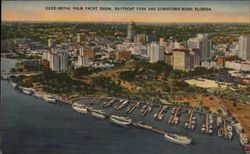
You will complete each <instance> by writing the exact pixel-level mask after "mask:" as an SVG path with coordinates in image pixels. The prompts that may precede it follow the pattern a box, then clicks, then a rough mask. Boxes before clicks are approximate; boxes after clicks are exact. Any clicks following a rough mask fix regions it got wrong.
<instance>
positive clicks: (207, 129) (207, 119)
mask: <svg viewBox="0 0 250 154" xmlns="http://www.w3.org/2000/svg"><path fill="white" fill-rule="evenodd" d="M205 126H206V127H205V128H206V133H209V127H208V126H209V117H208V113H206V122H205Z"/></svg>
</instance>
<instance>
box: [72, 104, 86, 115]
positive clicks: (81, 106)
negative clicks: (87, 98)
mask: <svg viewBox="0 0 250 154" xmlns="http://www.w3.org/2000/svg"><path fill="white" fill-rule="evenodd" d="M72 108H73V110H75V111H76V112H79V113H87V112H88V111H87V106H86V105H84V104H79V103H74V104H72Z"/></svg>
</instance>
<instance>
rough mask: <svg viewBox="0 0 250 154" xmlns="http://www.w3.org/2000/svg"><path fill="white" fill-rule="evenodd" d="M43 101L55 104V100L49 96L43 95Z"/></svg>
mask: <svg viewBox="0 0 250 154" xmlns="http://www.w3.org/2000/svg"><path fill="white" fill-rule="evenodd" d="M43 99H44V100H45V101H46V102H51V103H54V102H56V99H55V98H54V97H52V96H50V95H45V94H44V95H43Z"/></svg>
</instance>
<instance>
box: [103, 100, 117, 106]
mask: <svg viewBox="0 0 250 154" xmlns="http://www.w3.org/2000/svg"><path fill="white" fill-rule="evenodd" d="M115 101H116V99H115V98H113V99H111V100H110V101H109V102H106V103H104V104H103V107H109V106H112V105H113V104H114V102H115Z"/></svg>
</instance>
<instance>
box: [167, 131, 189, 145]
mask: <svg viewBox="0 0 250 154" xmlns="http://www.w3.org/2000/svg"><path fill="white" fill-rule="evenodd" d="M164 137H165V138H166V139H167V140H169V141H171V142H174V143H178V144H183V145H188V144H190V143H191V142H192V139H191V138H188V137H186V136H181V135H177V134H167V133H166V134H165V135H164Z"/></svg>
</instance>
